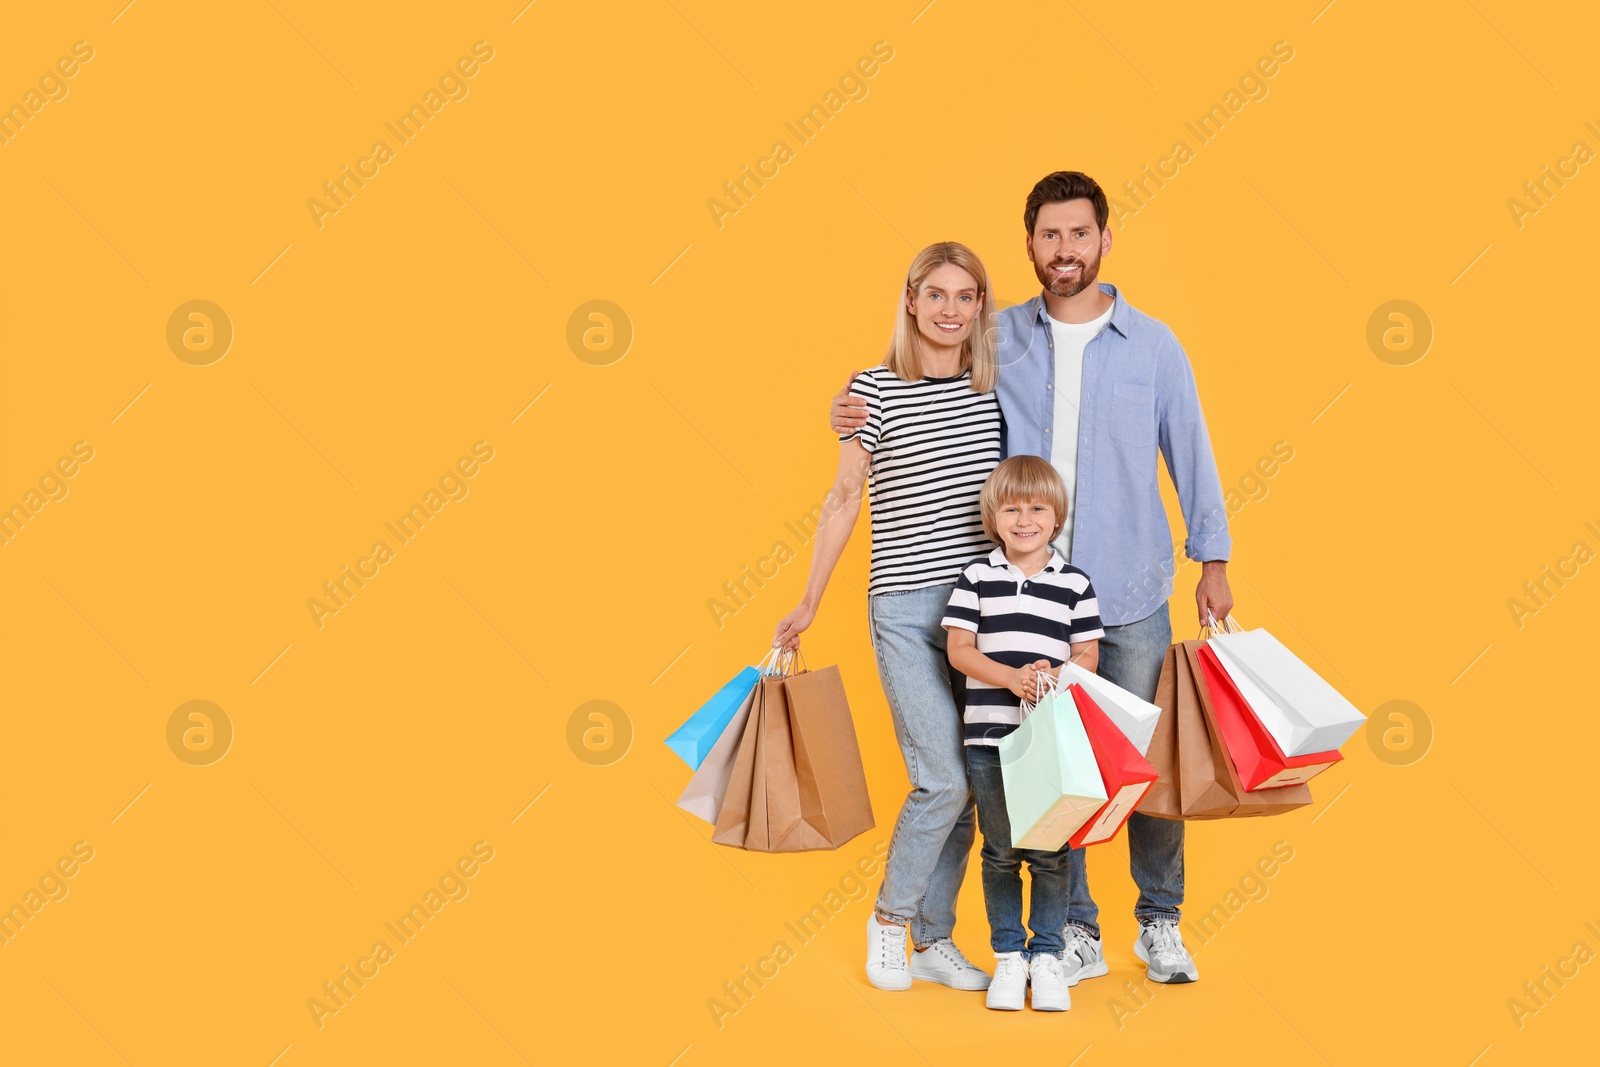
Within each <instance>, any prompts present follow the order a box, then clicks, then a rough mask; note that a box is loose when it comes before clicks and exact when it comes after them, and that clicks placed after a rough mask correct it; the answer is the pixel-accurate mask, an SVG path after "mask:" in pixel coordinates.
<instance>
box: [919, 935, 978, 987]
mask: <svg viewBox="0 0 1600 1067" xmlns="http://www.w3.org/2000/svg"><path fill="white" fill-rule="evenodd" d="M911 977H913V978H915V979H917V980H918V981H922V982H938V983H939V984H940V985H947V986H949V987H950V988H951V989H970V990H978V989H988V988H989V975H988V973H987V972H986V971H982V970H980V969H978V968H977V967H974V966H973V965H972V964H971V963H970V962H969V961H968V960H967V958H966V957H965V956H963V955H962V954H961V950H960V949H959V948H956V943H955V942H954V941H952V940H950V939H949V938H948V937H941V938H940V939H939V940H937V941H935V942H934V943H933V944H931V945H929V946H928V947H927V948H926V949H923V950H922V951H921V952H913V953H912V954H911Z"/></svg>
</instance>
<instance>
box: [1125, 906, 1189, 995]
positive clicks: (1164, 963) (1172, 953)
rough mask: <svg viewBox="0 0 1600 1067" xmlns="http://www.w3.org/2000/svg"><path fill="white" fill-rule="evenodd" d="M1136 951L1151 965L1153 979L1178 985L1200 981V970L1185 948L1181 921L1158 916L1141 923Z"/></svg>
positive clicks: (1150, 974) (1149, 967) (1148, 971)
mask: <svg viewBox="0 0 1600 1067" xmlns="http://www.w3.org/2000/svg"><path fill="white" fill-rule="evenodd" d="M1133 954H1134V955H1135V956H1138V957H1139V959H1141V960H1142V961H1144V963H1145V964H1146V965H1147V966H1148V970H1147V971H1146V972H1145V973H1146V974H1148V975H1149V977H1150V981H1152V982H1164V983H1168V984H1177V983H1180V982H1198V981H1199V980H1200V972H1199V971H1198V970H1196V969H1195V966H1194V960H1192V959H1190V958H1189V950H1188V949H1186V948H1184V947H1183V936H1182V935H1181V934H1179V933H1178V924H1177V923H1175V922H1173V921H1172V920H1170V919H1156V920H1154V921H1152V922H1147V923H1142V924H1140V926H1139V940H1137V941H1135V942H1134V943H1133Z"/></svg>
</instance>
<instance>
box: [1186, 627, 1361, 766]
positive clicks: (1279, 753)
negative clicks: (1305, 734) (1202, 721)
mask: <svg viewBox="0 0 1600 1067" xmlns="http://www.w3.org/2000/svg"><path fill="white" fill-rule="evenodd" d="M1195 651H1196V655H1197V657H1198V659H1199V661H1200V672H1201V675H1202V677H1203V678H1204V680H1205V684H1206V688H1207V689H1208V690H1210V692H1211V710H1212V713H1213V714H1214V715H1215V716H1216V720H1217V730H1218V732H1219V733H1221V734H1222V743H1223V744H1224V745H1225V746H1227V749H1228V755H1229V756H1231V757H1233V765H1234V768H1235V769H1236V770H1237V771H1238V772H1239V778H1240V780H1241V781H1242V782H1243V783H1244V787H1245V789H1247V790H1252V791H1253V790H1257V789H1277V788H1280V787H1282V786H1286V785H1300V784H1302V783H1304V782H1309V781H1310V780H1311V779H1312V778H1315V777H1316V776H1317V775H1319V774H1321V773H1322V772H1323V771H1325V770H1327V769H1328V768H1329V767H1332V766H1333V765H1334V764H1335V763H1338V762H1339V761H1340V760H1342V759H1344V757H1343V756H1341V755H1340V754H1339V753H1338V752H1337V751H1334V752H1308V753H1306V754H1305V755H1303V756H1285V755H1284V754H1283V750H1282V749H1280V748H1279V747H1278V742H1277V741H1275V740H1273V738H1272V735H1271V734H1270V733H1268V732H1267V728H1266V727H1265V726H1263V725H1261V720H1260V719H1258V718H1257V717H1256V714H1255V712H1253V711H1251V710H1250V705H1249V704H1247V703H1245V700H1244V697H1242V696H1241V695H1240V694H1239V690H1238V688H1237V687H1235V686H1234V684H1233V679H1232V678H1230V677H1229V676H1228V672H1227V670H1226V669H1224V668H1223V666H1222V662H1221V661H1220V660H1218V659H1217V654H1216V653H1215V652H1213V651H1211V649H1209V648H1207V647H1205V646H1204V645H1201V646H1200V647H1199V648H1198V649H1196V650H1195Z"/></svg>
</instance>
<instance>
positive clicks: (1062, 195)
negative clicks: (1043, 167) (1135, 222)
mask: <svg viewBox="0 0 1600 1067" xmlns="http://www.w3.org/2000/svg"><path fill="white" fill-rule="evenodd" d="M1067 200H1087V201H1089V203H1091V204H1093V205H1094V221H1095V223H1096V224H1097V225H1098V226H1099V227H1100V228H1101V229H1102V230H1103V229H1105V228H1106V219H1108V218H1110V217H1111V207H1110V205H1108V204H1107V203H1106V194H1105V191H1104V190H1103V189H1101V188H1100V183H1099V182H1097V181H1095V180H1094V179H1093V178H1091V177H1089V176H1088V175H1087V174H1085V173H1083V171H1081V170H1058V171H1056V172H1055V173H1054V174H1047V175H1045V176H1044V177H1043V178H1040V179H1039V184H1037V185H1035V186H1034V187H1033V192H1031V193H1029V194H1028V206H1027V208H1026V209H1025V210H1024V211H1023V213H1022V221H1023V223H1024V224H1025V225H1026V226H1027V227H1028V235H1029V236H1030V237H1031V236H1032V235H1033V224H1034V223H1035V222H1037V221H1038V220H1039V209H1040V208H1042V207H1044V206H1045V205H1046V204H1059V203H1062V202H1064V201H1067Z"/></svg>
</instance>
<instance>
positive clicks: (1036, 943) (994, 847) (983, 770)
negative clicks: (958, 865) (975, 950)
mask: <svg viewBox="0 0 1600 1067" xmlns="http://www.w3.org/2000/svg"><path fill="white" fill-rule="evenodd" d="M967 777H968V778H970V779H971V780H972V796H973V799H975V800H976V801H977V802H978V828H979V829H980V830H982V831H983V848H982V849H981V850H980V855H981V856H982V857H983V868H982V869H983V906H984V908H985V909H986V910H987V911H988V913H989V947H990V948H992V949H994V951H995V954H996V955H998V954H999V953H1002V952H1021V953H1022V954H1023V955H1024V956H1027V957H1032V956H1034V955H1036V954H1041V953H1042V954H1045V955H1051V956H1059V955H1061V949H1062V947H1063V942H1062V940H1061V928H1062V927H1063V926H1064V925H1066V922H1067V899H1068V896H1069V893H1070V882H1069V874H1068V872H1069V869H1070V861H1069V859H1068V857H1069V856H1072V855H1076V854H1080V853H1082V852H1083V849H1081V848H1075V849H1071V850H1070V851H1069V850H1068V849H1067V848H1066V846H1062V848H1061V849H1060V850H1059V851H1057V852H1044V851H1042V850H1040V849H1035V848H1013V847H1012V846H1011V820H1010V818H1009V817H1008V816H1007V814H1006V790H1005V785H1004V783H1003V782H1002V780H1001V774H1000V750H999V749H998V748H995V747H994V746H992V745H968V746H967ZM1024 860H1026V861H1027V864H1028V872H1029V874H1030V875H1031V877H1032V878H1033V895H1032V897H1033V898H1032V900H1031V901H1030V904H1029V907H1028V926H1029V927H1030V928H1031V929H1032V930H1033V939H1032V940H1029V939H1028V937H1027V936H1026V934H1025V933H1024V932H1023V929H1022V864H1023V861H1024ZM1080 866H1081V864H1080ZM1090 904H1091V906H1092V905H1093V902H1092V901H1091V902H1090Z"/></svg>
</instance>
